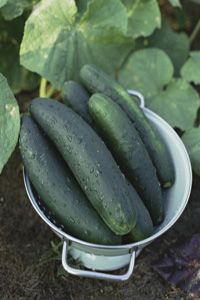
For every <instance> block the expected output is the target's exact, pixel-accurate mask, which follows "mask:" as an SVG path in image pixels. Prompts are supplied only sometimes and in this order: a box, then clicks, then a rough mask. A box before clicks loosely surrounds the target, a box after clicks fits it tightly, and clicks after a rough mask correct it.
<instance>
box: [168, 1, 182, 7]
mask: <svg viewBox="0 0 200 300" xmlns="http://www.w3.org/2000/svg"><path fill="white" fill-rule="evenodd" d="M169 2H170V3H171V5H172V6H175V7H181V3H180V0H169Z"/></svg>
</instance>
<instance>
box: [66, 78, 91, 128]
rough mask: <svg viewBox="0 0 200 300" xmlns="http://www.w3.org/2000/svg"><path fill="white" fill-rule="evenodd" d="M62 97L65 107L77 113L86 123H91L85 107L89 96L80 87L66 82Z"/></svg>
mask: <svg viewBox="0 0 200 300" xmlns="http://www.w3.org/2000/svg"><path fill="white" fill-rule="evenodd" d="M62 96H63V100H64V102H65V104H66V105H67V106H69V107H71V108H72V109H73V110H74V111H75V112H77V113H78V114H79V115H80V116H81V117H82V118H83V119H84V120H85V121H86V122H88V123H89V124H91V123H92V120H91V117H90V114H89V111H88V105H87V104H88V99H89V97H90V95H89V93H88V92H87V90H86V89H85V88H84V87H83V86H82V85H80V84H79V83H77V82H75V81H72V80H70V81H66V82H65V83H64V86H63V90H62Z"/></svg>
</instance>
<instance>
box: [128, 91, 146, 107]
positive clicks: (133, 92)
mask: <svg viewBox="0 0 200 300" xmlns="http://www.w3.org/2000/svg"><path fill="white" fill-rule="evenodd" d="M128 93H129V95H132V96H135V97H137V98H138V99H139V102H140V107H141V108H144V107H145V101H144V96H143V95H142V94H141V93H140V92H138V91H135V90H128Z"/></svg>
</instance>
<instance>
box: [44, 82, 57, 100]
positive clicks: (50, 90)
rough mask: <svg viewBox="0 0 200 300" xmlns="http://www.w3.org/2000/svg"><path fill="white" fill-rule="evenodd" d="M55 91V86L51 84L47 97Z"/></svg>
mask: <svg viewBox="0 0 200 300" xmlns="http://www.w3.org/2000/svg"><path fill="white" fill-rule="evenodd" d="M54 92H55V89H54V87H53V86H52V85H51V86H50V88H49V89H48V91H47V92H46V97H47V98H50V97H51V96H52V95H53V93H54Z"/></svg>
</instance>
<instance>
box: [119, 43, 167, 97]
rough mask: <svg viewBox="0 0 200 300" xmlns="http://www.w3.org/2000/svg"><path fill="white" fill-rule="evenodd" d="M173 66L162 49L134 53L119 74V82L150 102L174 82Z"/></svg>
mask: <svg viewBox="0 0 200 300" xmlns="http://www.w3.org/2000/svg"><path fill="white" fill-rule="evenodd" d="M172 76H173V65H172V63H171V61H170V59H169V57H168V56H167V55H166V54H165V53H164V52H163V51H162V50H160V49H156V48H147V49H142V50H138V51H136V52H134V53H133V54H132V55H131V56H130V58H129V60H128V61H127V63H126V64H125V65H124V66H123V68H122V70H121V71H120V72H119V81H120V82H121V83H122V84H123V86H124V87H125V88H127V89H135V90H138V91H139V92H141V93H142V94H143V95H144V96H145V100H146V101H147V103H148V100H149V99H151V98H152V97H154V96H155V95H157V94H158V93H159V92H161V91H162V89H163V86H165V85H166V84H168V83H169V82H170V81H171V80H172Z"/></svg>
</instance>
